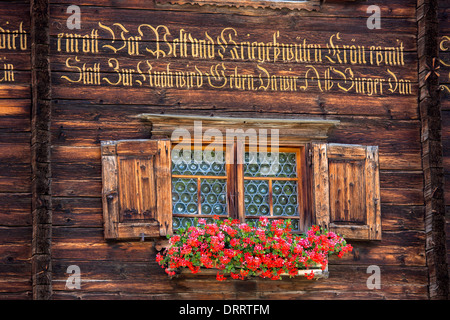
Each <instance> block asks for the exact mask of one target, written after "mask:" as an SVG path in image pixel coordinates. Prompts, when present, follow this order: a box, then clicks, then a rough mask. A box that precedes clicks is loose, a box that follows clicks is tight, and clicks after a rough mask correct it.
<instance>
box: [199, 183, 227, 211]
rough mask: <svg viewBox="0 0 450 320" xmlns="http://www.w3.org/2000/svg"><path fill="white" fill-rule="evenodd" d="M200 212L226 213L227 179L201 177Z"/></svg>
mask: <svg viewBox="0 0 450 320" xmlns="http://www.w3.org/2000/svg"><path fill="white" fill-rule="evenodd" d="M200 192H201V196H200V197H201V205H202V214H212V215H214V214H217V215H224V214H227V197H226V194H227V181H226V180H225V179H201V185H200Z"/></svg>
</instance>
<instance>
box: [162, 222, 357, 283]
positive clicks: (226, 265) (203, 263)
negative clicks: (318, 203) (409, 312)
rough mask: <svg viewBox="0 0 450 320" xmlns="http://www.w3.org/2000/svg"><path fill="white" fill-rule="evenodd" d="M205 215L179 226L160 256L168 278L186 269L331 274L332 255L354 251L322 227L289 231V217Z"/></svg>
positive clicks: (220, 275) (236, 274)
mask: <svg viewBox="0 0 450 320" xmlns="http://www.w3.org/2000/svg"><path fill="white" fill-rule="evenodd" d="M215 220H216V221H215V222H214V223H206V221H205V220H204V219H198V220H196V221H195V223H194V226H189V227H188V228H187V229H186V230H183V229H182V230H179V232H178V234H177V235H174V236H172V237H171V238H170V240H169V246H168V247H167V248H166V249H165V251H164V252H163V254H160V253H159V254H157V256H156V260H157V262H158V263H159V264H160V265H161V267H162V268H164V269H165V271H166V273H167V274H168V275H169V276H170V277H175V276H179V275H183V274H186V273H189V272H190V273H193V274H204V275H208V274H209V275H211V274H216V279H217V280H219V281H222V280H226V279H227V277H228V276H230V277H231V278H232V279H241V280H245V279H248V278H250V277H261V278H269V279H271V280H278V279H280V278H282V277H286V276H288V277H297V276H305V277H306V278H307V279H319V278H325V277H328V269H327V266H328V257H329V255H332V254H337V255H338V256H339V257H342V255H343V254H344V253H346V252H348V251H351V250H352V246H351V245H349V244H347V243H346V241H345V240H344V238H342V237H341V236H339V235H337V234H335V233H333V232H328V231H327V230H320V228H319V227H317V226H313V227H311V228H310V229H309V230H308V231H307V233H306V234H304V235H296V234H293V233H291V232H290V231H291V228H290V227H291V224H290V221H289V220H281V219H280V220H275V219H272V220H271V221H270V222H269V220H268V219H267V218H264V217H263V218H260V219H259V221H258V223H256V224H255V225H253V224H247V223H242V222H241V221H239V220H236V219H234V220H232V219H228V220H220V219H219V218H218V217H215Z"/></svg>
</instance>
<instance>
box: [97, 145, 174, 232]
mask: <svg viewBox="0 0 450 320" xmlns="http://www.w3.org/2000/svg"><path fill="white" fill-rule="evenodd" d="M170 152H171V148H170V140H120V141H103V142H102V144H101V154H102V180H103V191H102V201H103V218H104V228H105V230H104V231H105V232H104V233H105V238H106V239H137V238H142V237H159V236H165V235H167V234H171V233H172V179H171V164H172V163H171V158H170Z"/></svg>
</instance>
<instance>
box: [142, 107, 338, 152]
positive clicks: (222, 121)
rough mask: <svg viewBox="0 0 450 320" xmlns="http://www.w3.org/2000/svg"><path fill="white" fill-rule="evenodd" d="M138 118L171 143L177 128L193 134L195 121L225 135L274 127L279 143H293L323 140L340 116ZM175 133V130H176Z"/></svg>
mask: <svg viewBox="0 0 450 320" xmlns="http://www.w3.org/2000/svg"><path fill="white" fill-rule="evenodd" d="M137 117H138V118H140V119H142V120H144V121H146V122H150V123H151V134H152V137H166V138H169V139H171V141H172V142H173V143H177V142H180V141H177V139H179V138H177V137H178V135H176V134H175V135H174V134H173V133H174V132H175V130H176V129H178V130H180V129H185V130H187V131H188V132H189V134H190V135H191V137H194V138H195V133H196V132H195V131H194V130H195V129H194V125H195V122H196V121H198V122H200V123H201V126H202V133H204V132H205V131H206V130H208V129H217V130H220V131H221V133H222V134H223V136H226V133H227V130H239V129H241V130H243V131H244V132H246V131H248V130H249V129H254V130H255V131H256V132H259V130H260V129H267V130H268V134H269V135H270V130H272V129H277V130H278V135H279V139H280V144H283V145H285V146H296V145H299V144H302V143H308V142H311V141H326V140H327V138H328V135H329V132H330V130H331V128H333V127H335V126H337V125H338V124H339V120H324V119H269V118H231V117H207V116H190V115H169V114H148V113H145V114H140V115H138V116H137ZM175 133H176V132H175Z"/></svg>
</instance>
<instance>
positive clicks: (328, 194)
mask: <svg viewBox="0 0 450 320" xmlns="http://www.w3.org/2000/svg"><path fill="white" fill-rule="evenodd" d="M312 149H313V159H312V161H313V168H314V169H313V198H314V211H315V220H316V224H317V225H320V226H322V227H324V228H327V229H328V230H332V231H334V232H336V233H339V234H341V235H344V236H345V237H346V238H348V239H360V240H381V211H380V186H379V168H378V147H372V146H359V145H343V144H325V143H315V144H313V148H312Z"/></svg>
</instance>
